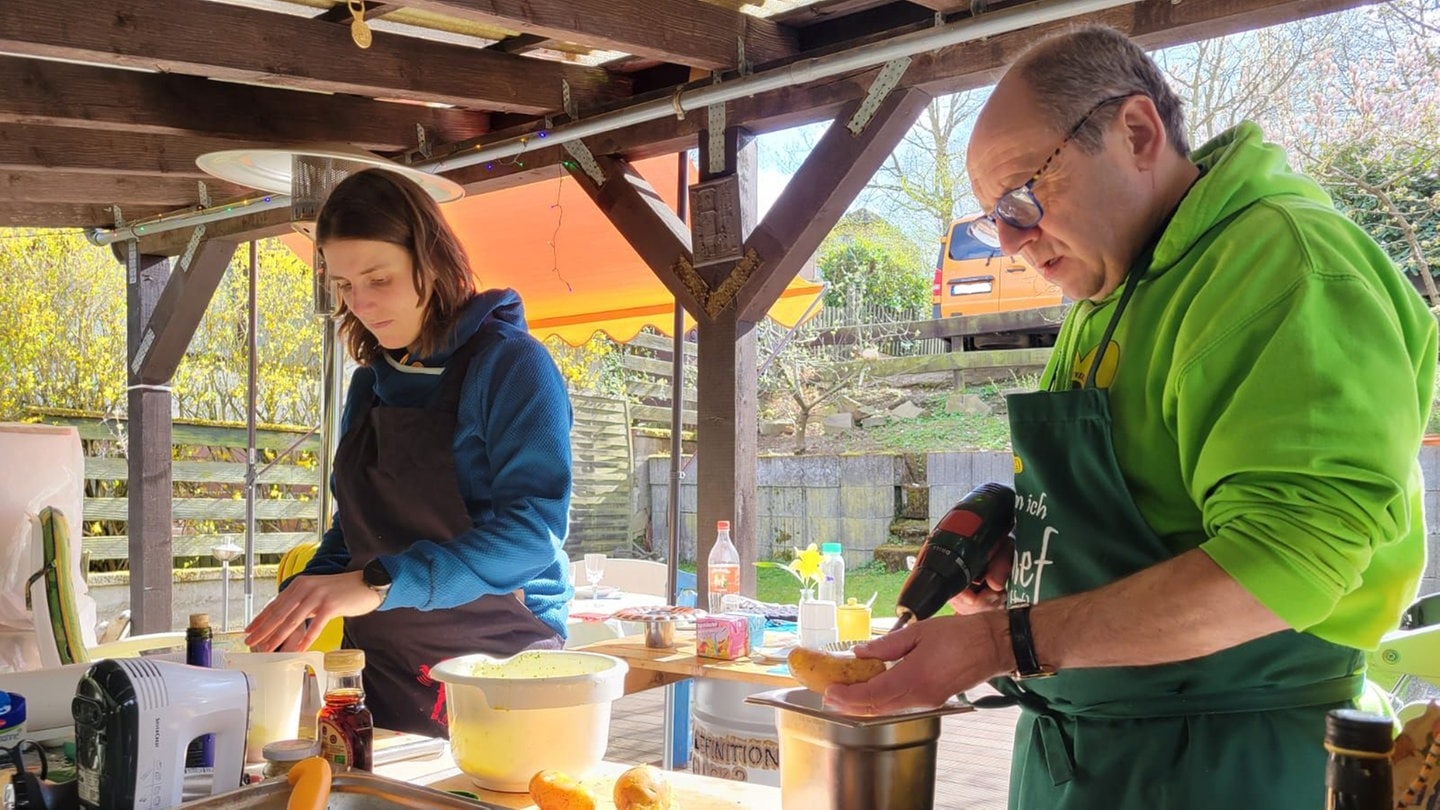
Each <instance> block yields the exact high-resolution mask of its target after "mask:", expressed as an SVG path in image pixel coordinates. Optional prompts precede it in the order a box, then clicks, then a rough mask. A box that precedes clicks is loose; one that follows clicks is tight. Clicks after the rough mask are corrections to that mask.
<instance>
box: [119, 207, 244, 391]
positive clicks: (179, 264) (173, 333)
mask: <svg viewBox="0 0 1440 810" xmlns="http://www.w3.org/2000/svg"><path fill="white" fill-rule="evenodd" d="M207 230H208V229H207ZM235 247H236V243H235V242H232V241H228V240H222V239H203V240H201V241H200V243H199V245H198V246H197V247H196V249H195V252H194V253H193V255H191V254H187V255H184V256H181V257H180V259H177V260H176V262H175V264H176V266H175V268H174V269H173V270H171V272H170V277H169V278H168V279H167V280H166V282H165V288H164V289H163V290H161V291H160V295H159V297H158V298H157V299H156V302H155V309H154V311H153V312H151V313H150V316H149V317H148V318H146V319H145V327H144V329H143V330H142V331H141V333H140V349H143V351H141V350H137V351H136V352H134V353H132V354H131V357H130V373H131V374H133V375H134V377H135V379H136V380H137V381H139V382H142V383H146V384H149V385H164V384H167V383H169V382H170V378H171V377H173V376H174V375H175V369H176V368H177V367H179V365H180V360H181V358H183V357H184V356H185V350H186V349H187V348H188V347H189V346H190V338H191V337H192V336H194V334H195V329H196V327H198V326H199V325H200V319H201V318H202V317H203V316H204V315H205V310H206V309H207V308H208V307H209V306H210V299H211V297H213V296H214V295H215V288H216V287H218V286H220V280H221V279H222V278H223V277H224V276H225V268H226V267H229V266H230V259H231V257H233V256H234V255H235ZM187 257H188V258H189V262H188V263H186V261H185V259H186V258H187Z"/></svg>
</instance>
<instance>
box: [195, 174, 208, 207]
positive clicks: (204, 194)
mask: <svg viewBox="0 0 1440 810" xmlns="http://www.w3.org/2000/svg"><path fill="white" fill-rule="evenodd" d="M195 185H197V186H199V192H200V207H201V208H209V207H210V189H208V188H205V181H204V180H196V181H195Z"/></svg>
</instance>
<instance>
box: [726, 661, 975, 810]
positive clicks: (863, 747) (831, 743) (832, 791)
mask: <svg viewBox="0 0 1440 810" xmlns="http://www.w3.org/2000/svg"><path fill="white" fill-rule="evenodd" d="M745 701H746V702H747V703H757V704H761V705H765V706H773V707H775V710H776V711H775V715H776V718H775V720H776V722H775V726H776V729H777V731H778V732H779V737H780V806H781V807H782V808H784V810H931V808H933V807H934V806H935V755H936V749H937V744H938V742H939V740H940V718H941V717H944V716H945V715H947V714H957V713H960V712H969V711H974V707H973V706H971V705H970V704H969V703H966V702H964V701H959V700H954V701H951V702H950V703H947V704H946V705H944V706H942V707H940V708H937V709H929V710H925V711H916V712H907V713H904V714H898V715H887V716H884V717H857V716H852V715H844V714H837V713H835V712H832V711H828V710H826V709H824V708H822V707H821V702H820V701H821V698H820V695H818V694H816V693H815V692H811V691H810V690H809V689H779V690H776V691H773V692H762V693H760V694H758V695H751V696H750V697H748V698H746V699H745Z"/></svg>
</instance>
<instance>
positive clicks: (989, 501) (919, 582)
mask: <svg viewBox="0 0 1440 810" xmlns="http://www.w3.org/2000/svg"><path fill="white" fill-rule="evenodd" d="M1014 526H1015V490H1013V489H1011V488H1010V487H1007V486H1005V485H1004V484H996V483H993V482H992V483H988V484H981V485H980V486H978V487H976V488H975V489H973V490H971V492H970V494H969V495H966V496H965V497H964V498H961V499H960V502H959V503H957V504H955V505H954V506H952V507H950V511H949V512H946V513H945V515H944V517H942V518H940V522H939V523H936V524H935V528H934V529H933V530H931V532H930V536H929V537H927V538H925V543H924V545H922V546H921V547H920V554H919V555H918V556H917V558H916V560H915V569H914V570H913V571H911V572H910V576H909V577H907V578H906V579H905V584H904V585H903V586H901V588H900V598H899V600H898V601H897V604H896V605H895V614H896V615H897V616H899V617H900V618H899V620H898V621H896V622H895V627H893V628H892V629H891V632H894V631H895V630H899V629H900V628H902V627H904V626H905V625H907V624H909V623H910V620H912V619H928V618H930V617H931V616H934V615H935V612H936V611H937V610H939V609H940V608H942V607H944V605H945V603H946V602H948V601H949V600H950V598H951V597H953V596H955V595H956V594H958V593H960V592H961V591H963V590H965V589H966V588H968V587H972V586H973V585H976V584H979V585H980V586H981V587H983V579H984V576H985V567H986V565H987V564H989V562H990V555H991V554H993V553H994V551H995V546H996V545H998V544H999V543H1000V541H1001V540H1003V539H1004V538H1005V537H1007V536H1009V534H1010V531H1011V529H1013V528H1014Z"/></svg>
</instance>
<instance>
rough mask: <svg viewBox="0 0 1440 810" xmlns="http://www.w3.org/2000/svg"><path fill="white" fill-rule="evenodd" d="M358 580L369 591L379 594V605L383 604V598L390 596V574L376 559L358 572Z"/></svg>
mask: <svg viewBox="0 0 1440 810" xmlns="http://www.w3.org/2000/svg"><path fill="white" fill-rule="evenodd" d="M360 579H361V580H363V581H364V582H365V584H366V585H367V586H368V587H369V588H370V590H372V591H374V592H376V593H378V594H380V604H382V605H383V604H385V597H386V596H388V595H389V594H390V582H391V580H390V572H389V571H387V570H385V566H384V565H382V564H381V563H380V559H379V558H378V557H377V558H375V559H373V560H371V561H370V562H368V563H365V567H364V568H363V569H361V571H360Z"/></svg>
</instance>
